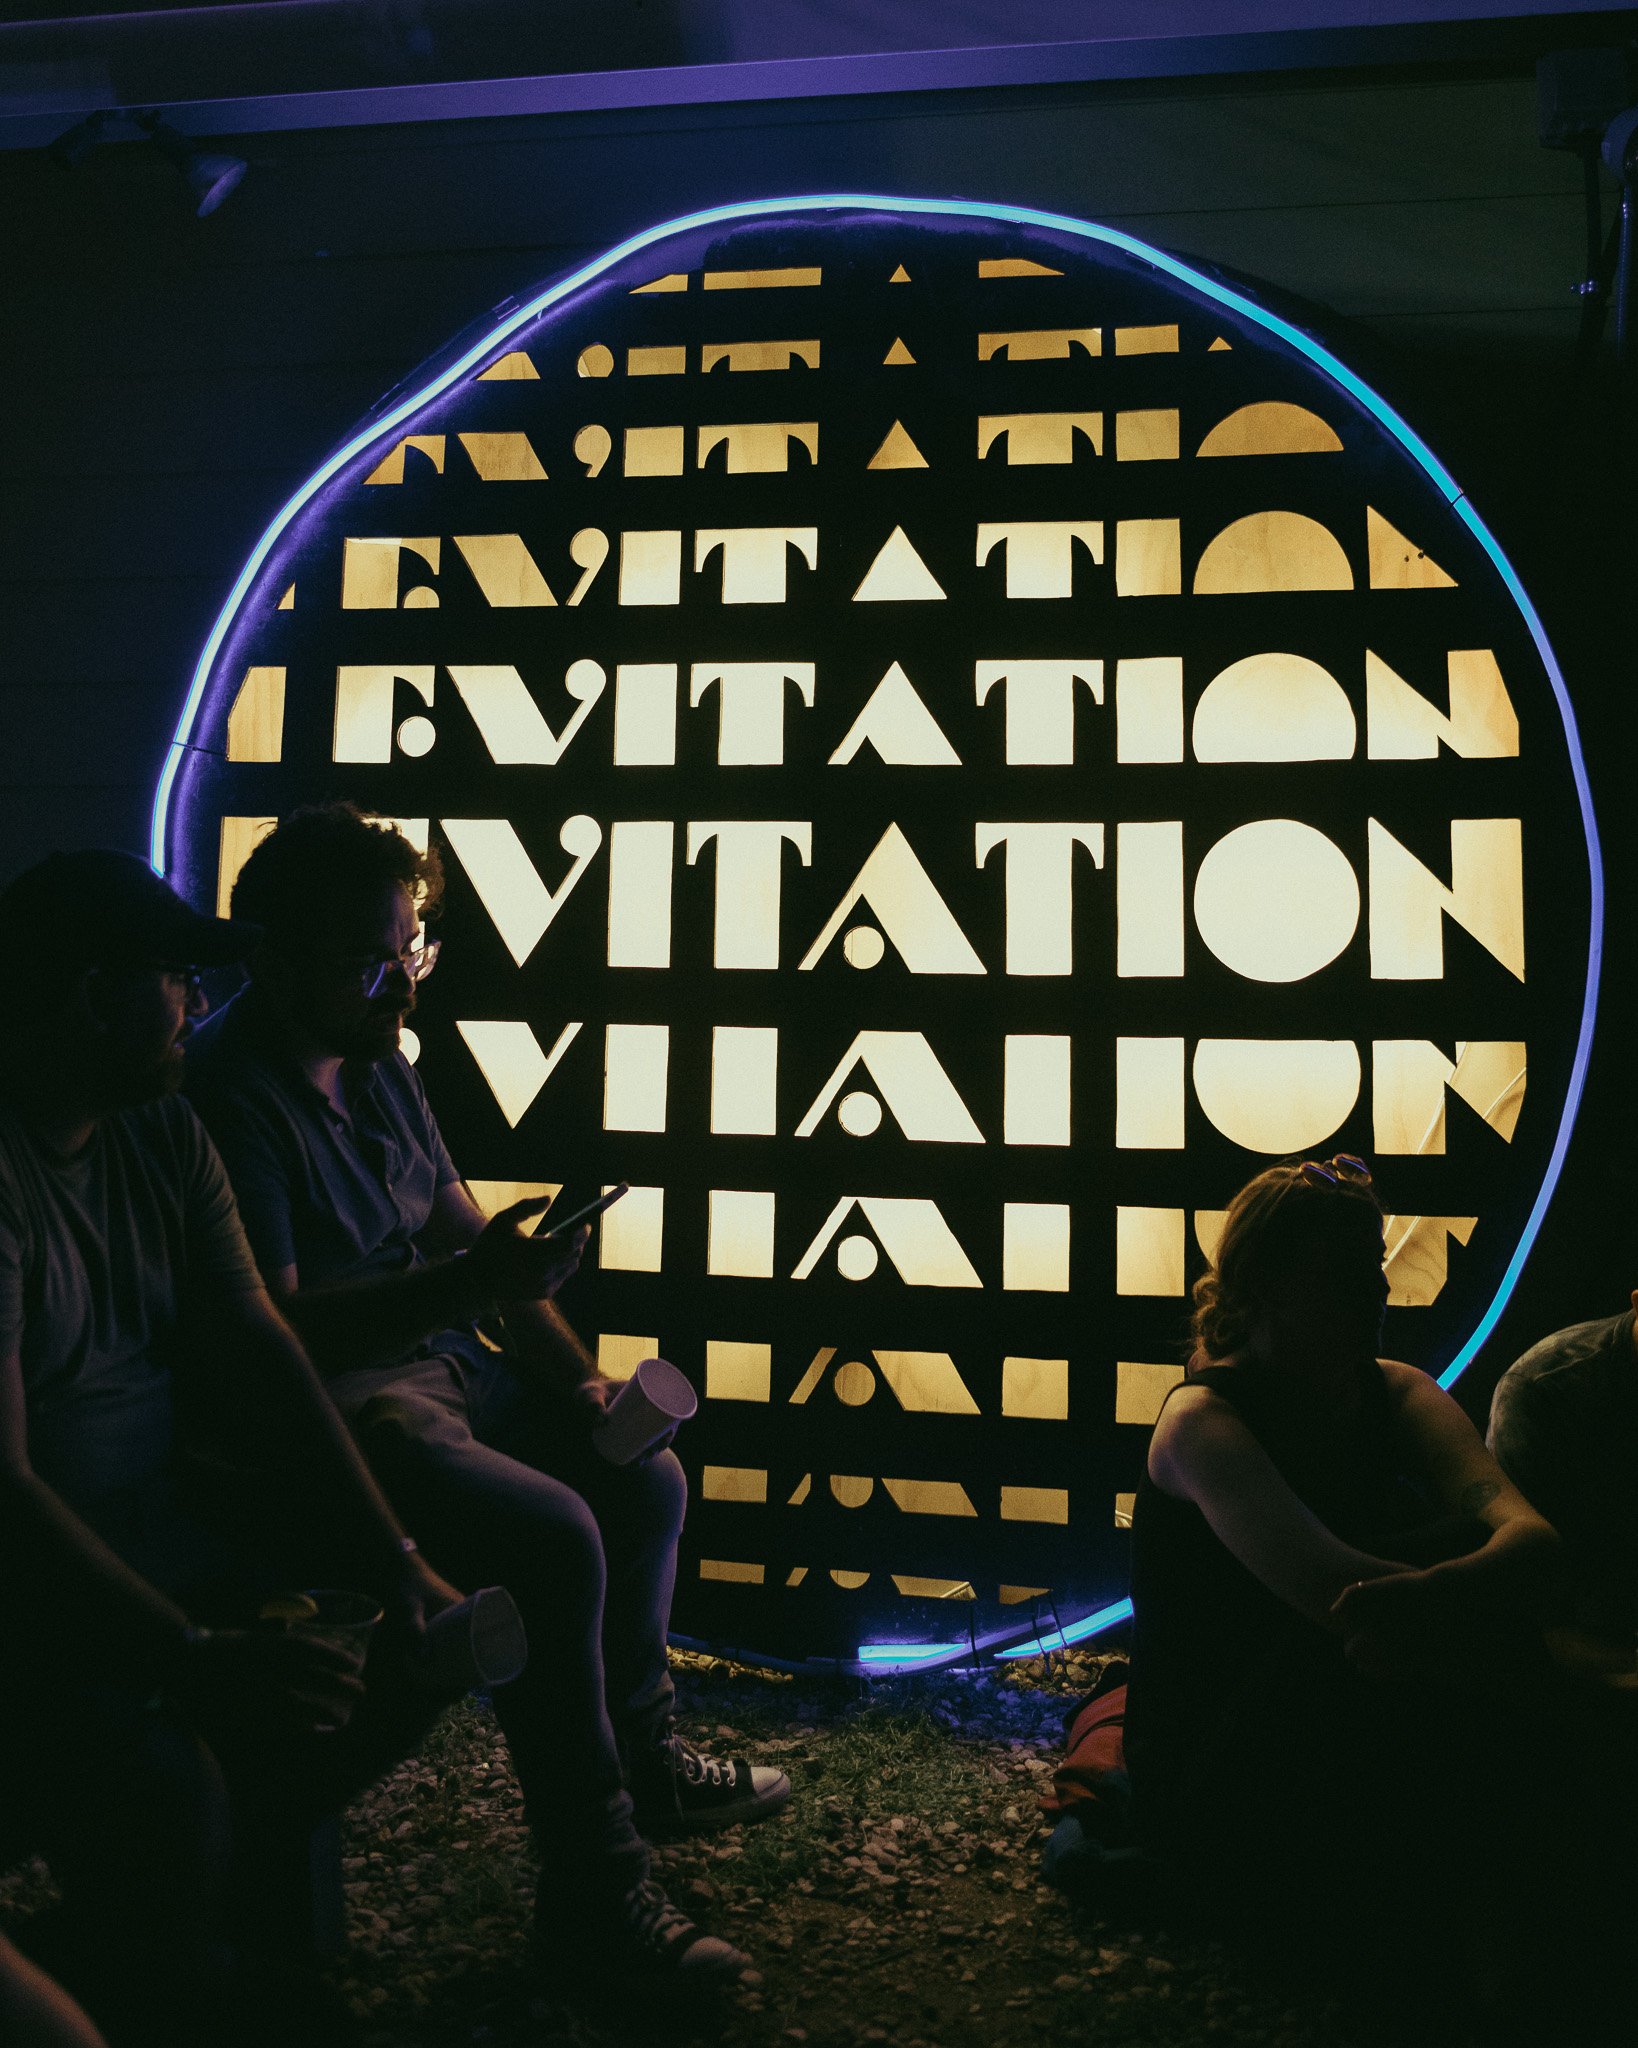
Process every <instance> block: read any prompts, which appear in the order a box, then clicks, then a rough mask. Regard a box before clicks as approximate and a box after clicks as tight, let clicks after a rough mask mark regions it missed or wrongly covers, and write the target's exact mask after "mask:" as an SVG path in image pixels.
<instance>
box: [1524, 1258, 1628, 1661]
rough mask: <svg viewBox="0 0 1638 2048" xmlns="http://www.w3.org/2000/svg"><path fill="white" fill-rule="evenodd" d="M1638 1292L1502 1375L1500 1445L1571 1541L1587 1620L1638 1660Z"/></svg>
mask: <svg viewBox="0 0 1638 2048" xmlns="http://www.w3.org/2000/svg"><path fill="white" fill-rule="evenodd" d="M1635 1312H1638V1293H1635V1294H1634V1295H1633V1297H1632V1307H1631V1308H1627V1309H1623V1310H1622V1311H1621V1313H1620V1314H1619V1315H1616V1316H1604V1317H1601V1318H1600V1319H1599V1320H1598V1321H1597V1322H1591V1323H1576V1324H1575V1325H1574V1326H1573V1327H1572V1328H1570V1329H1568V1330H1559V1331H1557V1332H1555V1334H1554V1335H1553V1336H1551V1337H1544V1338H1543V1339H1542V1341H1541V1342H1540V1343H1539V1344H1536V1345H1533V1346H1532V1347H1531V1349H1530V1350H1528V1351H1527V1352H1525V1354H1524V1356H1523V1357H1522V1358H1521V1359H1519V1360H1518V1361H1517V1363H1516V1364H1514V1365H1511V1366H1509V1367H1508V1369H1507V1371H1506V1372H1504V1373H1503V1374H1502V1376H1501V1379H1500V1380H1499V1381H1498V1382H1497V1386H1496V1392H1495V1395H1494V1397H1493V1398H1492V1401H1491V1405H1490V1448H1491V1450H1492V1452H1494V1454H1495V1458H1496V1462H1497V1464H1499V1465H1500V1466H1501V1468H1502V1470H1503V1471H1504V1472H1505V1473H1506V1474H1507V1476H1508V1478H1509V1479H1511V1480H1512V1481H1513V1483H1514V1485H1515V1486H1517V1487H1518V1489H1519V1491H1520V1492H1521V1493H1522V1494H1524V1496H1525V1497H1526V1499H1528V1500H1529V1502H1530V1504H1531V1506H1532V1507H1534V1508H1536V1509H1538V1510H1539V1511H1540V1512H1541V1513H1542V1514H1543V1515H1545V1516H1546V1517H1547V1519H1548V1521H1549V1522H1551V1523H1552V1525H1553V1527H1554V1528H1555V1529H1556V1530H1557V1531H1558V1533H1559V1534H1560V1536H1562V1537H1563V1539H1564V1546H1565V1552H1566V1562H1567V1565H1568V1569H1569V1576H1570V1582H1571V1599H1572V1615H1573V1619H1574V1622H1575V1623H1576V1625H1577V1626H1578V1627H1579V1628H1580V1629H1582V1630H1584V1631H1585V1632H1586V1633H1587V1634H1588V1635H1590V1636H1591V1637H1593V1638H1594V1639H1595V1640H1599V1641H1602V1642H1606V1643H1608V1644H1609V1645H1610V1647H1611V1649H1612V1650H1613V1651H1614V1652H1615V1653H1617V1654H1618V1655H1619V1657H1621V1658H1622V1659H1624V1660H1625V1661H1626V1663H1627V1664H1628V1666H1629V1667H1630V1665H1631V1662H1632V1658H1633V1652H1634V1645H1635V1643H1638V1337H1635V1330H1638V1313H1635Z"/></svg>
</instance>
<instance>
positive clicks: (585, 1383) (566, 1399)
mask: <svg viewBox="0 0 1638 2048" xmlns="http://www.w3.org/2000/svg"><path fill="white" fill-rule="evenodd" d="M619 1391H620V1389H619V1387H618V1386H617V1385H616V1384H615V1382H614V1381H613V1380H606V1379H604V1378H603V1376H602V1374H601V1373H595V1372H592V1373H587V1375H586V1377H585V1378H584V1379H582V1380H576V1381H575V1382H574V1383H573V1385H571V1386H567V1387H565V1388H564V1390H563V1397H562V1405H563V1407H564V1409H565V1410H566V1411H567V1412H568V1414H569V1415H570V1416H571V1417H572V1418H573V1419H574V1420H575V1421H576V1422H579V1423H581V1424H582V1425H583V1426H584V1427H585V1428H587V1429H595V1428H596V1427H597V1425H598V1424H599V1423H600V1422H601V1421H602V1420H603V1418H604V1416H605V1415H607V1414H608V1412H609V1404H610V1403H611V1402H612V1401H613V1399H614V1397H615V1395H616V1394H617V1393H618V1392H619Z"/></svg>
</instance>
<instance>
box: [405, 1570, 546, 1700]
mask: <svg viewBox="0 0 1638 2048" xmlns="http://www.w3.org/2000/svg"><path fill="white" fill-rule="evenodd" d="M422 1656H423V1658H424V1660H425V1662H424V1668H425V1672H426V1677H427V1682H428V1684H429V1685H431V1686H432V1687H433V1688H434V1689H435V1690H436V1691H438V1692H447V1693H451V1694H459V1693H463V1692H477V1691H488V1689H489V1688H490V1687H491V1686H495V1685H509V1684H510V1683H511V1681H512V1680H513V1679H514V1678H516V1677H517V1676H518V1675H519V1674H520V1673H521V1672H522V1670H523V1667H524V1665H525V1664H527V1663H528V1661H529V1638H528V1636H527V1635H526V1634H525V1633H524V1627H523V1616H522V1615H521V1614H519V1612H518V1608H517V1602H516V1601H515V1600H514V1599H513V1598H512V1596H511V1594H510V1593H508V1592H507V1590H506V1588H505V1587H504V1586H482V1587H480V1588H479V1590H478V1591H477V1592H476V1593H469V1594H468V1595H467V1597H466V1599H464V1600H462V1601H459V1602H458V1603H457V1604H456V1605H455V1606H454V1607H446V1608H445V1609H444V1611H443V1612H442V1614H436V1615H434V1616H433V1618H432V1620H431V1621H429V1622H428V1623H427V1633H426V1647H425V1649H424V1650H423V1652H422Z"/></svg>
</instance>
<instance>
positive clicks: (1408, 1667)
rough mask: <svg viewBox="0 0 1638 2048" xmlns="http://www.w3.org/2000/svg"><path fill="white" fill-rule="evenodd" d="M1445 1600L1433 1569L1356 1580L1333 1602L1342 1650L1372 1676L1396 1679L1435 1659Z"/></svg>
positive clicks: (1358, 1667)
mask: <svg viewBox="0 0 1638 2048" xmlns="http://www.w3.org/2000/svg"><path fill="white" fill-rule="evenodd" d="M1443 1612H1444V1603H1443V1601H1442V1600H1441V1599H1440V1597H1439V1589H1438V1584H1437V1581H1436V1580H1435V1578H1434V1575H1433V1574H1432V1573H1431V1572H1425V1571H1402V1572H1389V1573H1386V1574H1385V1575H1384V1576H1383V1577H1382V1578H1379V1579H1360V1580H1358V1581H1356V1583H1355V1584H1353V1585H1351V1586H1348V1587H1345V1588H1344V1589H1343V1591H1342V1592H1341V1593H1340V1594H1339V1595H1338V1596H1337V1598H1336V1599H1335V1600H1334V1601H1333V1602H1332V1603H1331V1619H1332V1620H1333V1621H1334V1622H1335V1623H1336V1625H1337V1627H1338V1629H1339V1630H1340V1631H1341V1634H1342V1650H1343V1655H1344V1656H1345V1657H1346V1658H1347V1659H1348V1661H1349V1663H1350V1664H1352V1665H1353V1666H1354V1667H1355V1668H1356V1669H1357V1670H1359V1671H1363V1672H1365V1673H1366V1674H1367V1676H1369V1677H1373V1678H1398V1677H1403V1676H1405V1675H1406V1674H1407V1673H1409V1672H1411V1671H1414V1670H1420V1669H1421V1668H1422V1667H1423V1666H1424V1665H1425V1664H1426V1663H1427V1662H1429V1661H1430V1659H1432V1658H1433V1656H1434V1653H1435V1650H1436V1644H1437V1636H1438V1633H1439V1628H1440V1617H1441V1615H1442V1613H1443Z"/></svg>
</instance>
